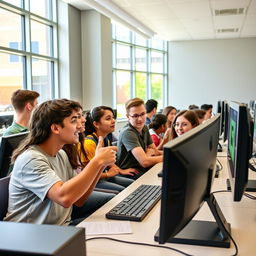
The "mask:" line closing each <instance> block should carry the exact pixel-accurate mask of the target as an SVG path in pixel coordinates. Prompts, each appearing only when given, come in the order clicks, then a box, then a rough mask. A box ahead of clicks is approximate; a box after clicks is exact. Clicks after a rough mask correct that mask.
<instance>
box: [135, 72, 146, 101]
mask: <svg viewBox="0 0 256 256" xmlns="http://www.w3.org/2000/svg"><path fill="white" fill-rule="evenodd" d="M135 86H136V97H138V98H141V99H143V100H146V97H147V93H146V90H147V74H146V73H139V72H136V74H135Z"/></svg>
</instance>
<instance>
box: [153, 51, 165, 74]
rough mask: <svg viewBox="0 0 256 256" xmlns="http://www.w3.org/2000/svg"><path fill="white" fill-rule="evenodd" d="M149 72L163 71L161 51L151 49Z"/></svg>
mask: <svg viewBox="0 0 256 256" xmlns="http://www.w3.org/2000/svg"><path fill="white" fill-rule="evenodd" d="M151 72H157V73H163V53H162V52H155V51H151Z"/></svg>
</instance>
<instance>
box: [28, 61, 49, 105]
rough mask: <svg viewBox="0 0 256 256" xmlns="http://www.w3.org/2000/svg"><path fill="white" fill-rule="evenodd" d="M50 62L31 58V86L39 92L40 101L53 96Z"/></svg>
mask: <svg viewBox="0 0 256 256" xmlns="http://www.w3.org/2000/svg"><path fill="white" fill-rule="evenodd" d="M52 65H53V64H52V63H51V62H50V61H44V60H39V59H36V58H33V59H32V88H33V90H35V91H37V92H39V93H40V102H43V101H46V100H49V99H51V98H53V92H52V88H53V77H52Z"/></svg>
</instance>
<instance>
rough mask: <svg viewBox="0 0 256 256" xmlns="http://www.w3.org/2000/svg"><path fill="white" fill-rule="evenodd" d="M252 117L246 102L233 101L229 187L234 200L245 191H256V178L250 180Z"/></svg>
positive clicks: (230, 131)
mask: <svg viewBox="0 0 256 256" xmlns="http://www.w3.org/2000/svg"><path fill="white" fill-rule="evenodd" d="M251 147H252V119H251V115H250V112H249V109H248V108H247V105H246V104H243V103H239V102H231V103H230V109H229V136H228V156H227V157H228V170H229V179H228V180H227V188H228V189H231V190H232V193H233V200H234V201H240V200H241V198H242V196H243V193H244V191H245V190H246V191H256V180H251V181H249V180H248V168H249V159H250V158H251V152H252V148H251Z"/></svg>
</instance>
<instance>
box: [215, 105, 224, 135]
mask: <svg viewBox="0 0 256 256" xmlns="http://www.w3.org/2000/svg"><path fill="white" fill-rule="evenodd" d="M217 113H219V114H220V134H219V135H220V136H221V135H222V133H223V130H224V101H222V100H219V101H218V103H217Z"/></svg>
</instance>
